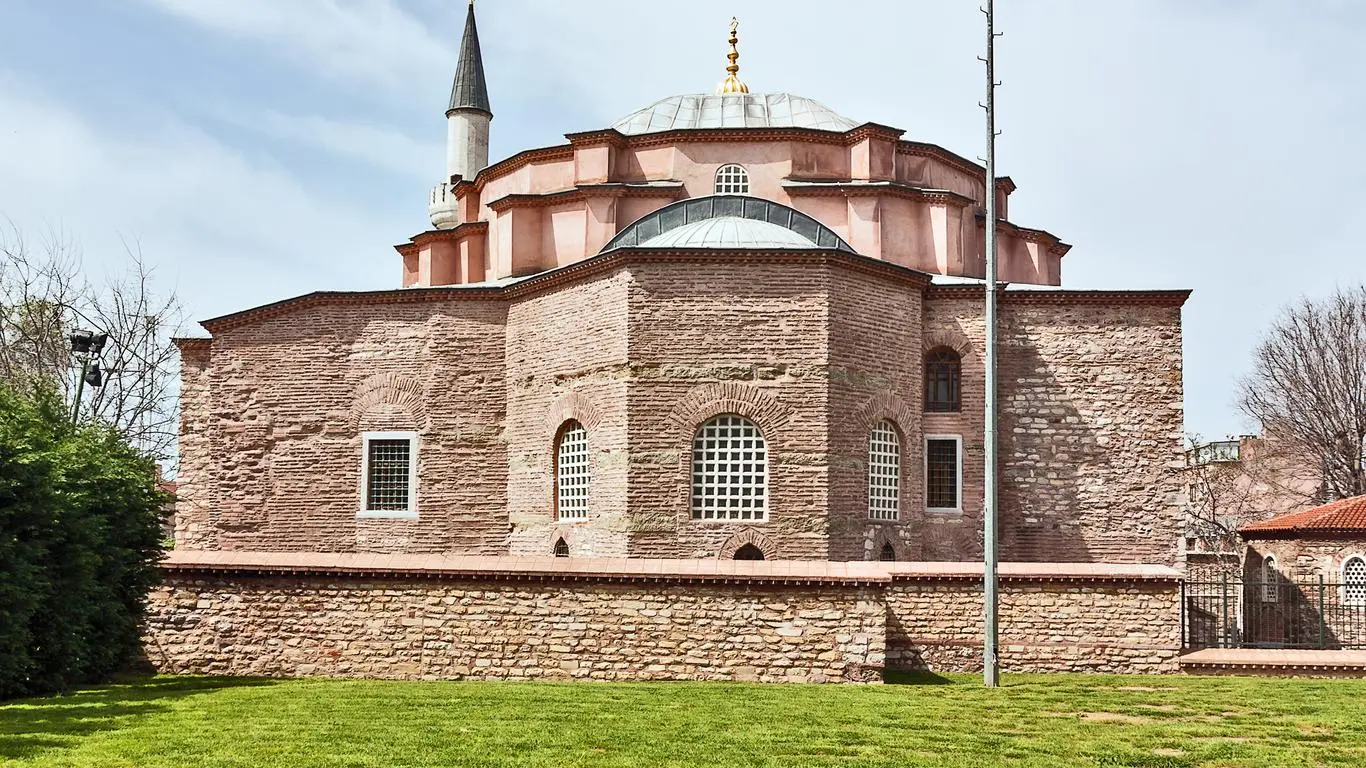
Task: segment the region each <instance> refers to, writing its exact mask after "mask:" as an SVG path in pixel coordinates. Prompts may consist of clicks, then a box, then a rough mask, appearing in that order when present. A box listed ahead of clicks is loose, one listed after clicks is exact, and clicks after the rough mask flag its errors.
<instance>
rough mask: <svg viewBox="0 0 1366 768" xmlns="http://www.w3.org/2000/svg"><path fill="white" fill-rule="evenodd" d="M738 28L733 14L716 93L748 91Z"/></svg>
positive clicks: (471, 0) (738, 22)
mask: <svg viewBox="0 0 1366 768" xmlns="http://www.w3.org/2000/svg"><path fill="white" fill-rule="evenodd" d="M470 2H474V0H470ZM739 29H740V20H739V19H737V18H735V17H734V16H732V17H730V53H728V54H726V58H727V59H729V60H730V64H729V65H728V66H727V67H726V79H725V80H722V81H721V84H720V85H718V86H716V92H717V93H722V94H724V93H749V86H748V85H745V84H744V83H743V82H741V80H740V77H739V75H740V48H739V47H738V43H739V42H740V37H739V34H738V30H739Z"/></svg>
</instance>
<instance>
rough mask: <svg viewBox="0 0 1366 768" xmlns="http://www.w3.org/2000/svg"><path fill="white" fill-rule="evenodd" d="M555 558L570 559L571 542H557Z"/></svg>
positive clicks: (561, 540)
mask: <svg viewBox="0 0 1366 768" xmlns="http://www.w3.org/2000/svg"><path fill="white" fill-rule="evenodd" d="M555 557H569V542H567V541H565V540H564V539H558V540H556V541H555Z"/></svg>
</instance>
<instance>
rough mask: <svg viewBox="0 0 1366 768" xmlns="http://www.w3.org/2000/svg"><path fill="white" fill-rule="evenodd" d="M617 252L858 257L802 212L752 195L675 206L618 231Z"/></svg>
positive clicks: (613, 245) (614, 240) (608, 247)
mask: <svg viewBox="0 0 1366 768" xmlns="http://www.w3.org/2000/svg"><path fill="white" fill-rule="evenodd" d="M617 248H718V249H728V248H756V249H771V250H787V249H794V248H800V249H806V248H824V249H830V250H836V251H846V252H848V253H854V249H853V248H852V247H850V246H849V244H848V243H846V242H845V241H844V239H843V238H841V237H840V236H839V235H837V234H835V232H834V230H832V229H830V228H829V227H827V226H825V225H824V224H822V223H820V222H819V221H816V220H815V219H813V218H811V217H810V216H807V215H806V214H804V213H802V212H801V211H798V210H796V209H794V208H789V207H787V206H786V205H782V204H781V203H775V202H773V201H772V200H764V199H763V198H759V197H749V196H747V195H709V196H707V197H694V198H689V199H686V200H679V201H678V202H675V203H670V204H669V205H666V206H664V207H663V208H660V209H659V210H657V211H654V212H651V213H647V214H645V215H644V216H642V217H640V218H639V219H637V220H636V221H635V222H633V223H632V224H630V225H628V226H627V227H626V228H625V229H623V230H621V231H620V232H618V233H617V235H616V237H613V238H612V240H611V242H609V243H608V244H607V245H606V246H604V247H603V249H602V253H606V252H608V251H611V250H615V249H617Z"/></svg>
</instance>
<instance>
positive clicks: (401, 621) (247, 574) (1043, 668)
mask: <svg viewBox="0 0 1366 768" xmlns="http://www.w3.org/2000/svg"><path fill="white" fill-rule="evenodd" d="M165 568H166V570H165V574H166V581H165V583H164V584H163V585H162V586H160V587H159V588H158V589H157V590H156V591H155V592H154V593H153V595H152V599H151V605H150V613H149V619H148V624H147V631H146V642H145V647H146V651H147V655H148V658H149V659H150V660H151V661H152V663H153V664H154V665H155V666H156V667H157V668H158V669H159V670H160V671H163V672H170V673H194V674H235V675H267V676H308V675H325V676H342V677H372V678H397V679H421V678H427V679H434V678H456V679H458V678H472V679H490V678H498V679H604V680H756V681H767V682H782V681H787V682H877V681H880V680H881V674H882V672H883V671H884V669H885V670H923V669H928V670H933V671H938V672H944V671H970V670H975V669H980V666H981V638H980V631H981V593H980V588H979V586H978V585H979V584H980V579H981V573H980V567H975V566H973V565H972V564H967V563H880V562H871V563H774V562H733V561H731V562H727V561H714V560H710V561H696V560H694V561H679V560H655V561H641V560H625V559H593V560H581V559H570V560H565V559H562V558H561V559H556V558H443V557H439V556H425V557H424V556H402V555H400V556H374V555H297V554H292V553H249V552H237V553H231V552H223V553H213V552H177V553H173V555H172V557H171V559H170V560H169V561H168V562H167V564H166V566H165ZM1177 578H1178V574H1177V573H1176V572H1175V571H1173V570H1171V569H1168V568H1162V567H1155V566H1122V565H1084V564H1063V565H1059V564H1035V565H1028V564H1009V565H1007V566H1005V567H1004V568H1003V587H1004V588H1003V595H1002V597H1003V599H1002V608H1001V617H1002V622H1001V641H1002V665H1003V667H1004V669H1006V670H1007V671H1012V672H1056V671H1087V672H1113V673H1160V672H1172V671H1175V668H1176V667H1175V665H1176V661H1175V660H1176V656H1177V653H1178V645H1179V640H1180V638H1179V605H1178V582H1177Z"/></svg>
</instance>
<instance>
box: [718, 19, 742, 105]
mask: <svg viewBox="0 0 1366 768" xmlns="http://www.w3.org/2000/svg"><path fill="white" fill-rule="evenodd" d="M739 29H740V21H739V20H738V19H736V18H735V17H734V16H732V17H730V53H728V54H726V58H727V59H730V65H729V66H727V67H726V72H727V74H726V79H725V80H722V81H721V84H720V85H718V86H716V92H717V93H749V86H748V85H745V84H744V83H743V82H741V81H740V78H739V77H738V75H739V73H740V64H739V61H740V49H739V48H737V47H736V44H737V43H739V42H740V38H739V36H738V35H737V34H736V31H737V30H739Z"/></svg>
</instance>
